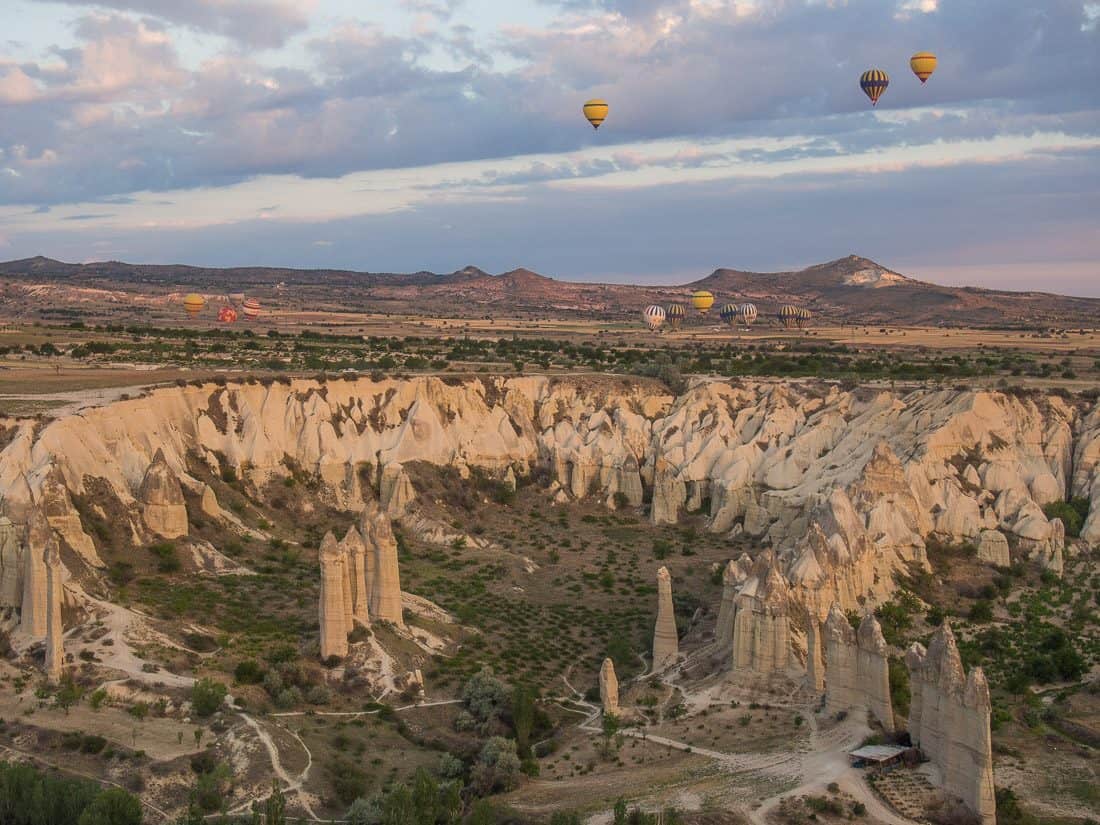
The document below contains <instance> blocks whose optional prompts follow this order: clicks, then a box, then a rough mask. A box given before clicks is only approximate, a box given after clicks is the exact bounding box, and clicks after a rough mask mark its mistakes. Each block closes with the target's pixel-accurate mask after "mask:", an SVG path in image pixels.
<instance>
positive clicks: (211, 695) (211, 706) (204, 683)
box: [191, 679, 229, 716]
mask: <svg viewBox="0 0 1100 825" xmlns="http://www.w3.org/2000/svg"><path fill="white" fill-rule="evenodd" d="M228 692H229V690H228V688H226V686H225V685H223V684H222V683H221V682H215V681H214V680H213V679H199V680H198V681H197V682H195V685H194V687H192V688H191V707H192V709H194V711H195V715H196V716H209V715H210V714H212V713H214V712H215V711H216V710H217V709H218V708H220V707H221V706H222V702H224V701H225V696H226V694H227V693H228Z"/></svg>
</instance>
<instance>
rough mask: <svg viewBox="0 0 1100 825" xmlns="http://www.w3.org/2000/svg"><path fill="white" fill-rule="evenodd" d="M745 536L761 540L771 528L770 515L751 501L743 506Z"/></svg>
mask: <svg viewBox="0 0 1100 825" xmlns="http://www.w3.org/2000/svg"><path fill="white" fill-rule="evenodd" d="M743 526H744V530H745V535H746V536H749V537H750V538H754V539H758V538H762V537H763V536H764V534H765V533H767V532H768V527H769V526H771V514H770V513H769V512H768V511H767V510H765V509H764V508H763V507H761V506H760V505H759V504H757V503H756V502H755V501H753V500H751V499H750V500H749V502H748V503H747V504H746V505H745V521H744V525H743Z"/></svg>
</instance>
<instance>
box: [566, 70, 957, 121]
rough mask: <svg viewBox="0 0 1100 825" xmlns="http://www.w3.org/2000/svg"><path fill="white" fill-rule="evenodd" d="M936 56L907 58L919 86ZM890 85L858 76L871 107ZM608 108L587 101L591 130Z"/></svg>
mask: <svg viewBox="0 0 1100 825" xmlns="http://www.w3.org/2000/svg"><path fill="white" fill-rule="evenodd" d="M937 62H938V61H937V58H936V55H934V54H933V53H932V52H917V53H916V54H914V55H913V56H912V57H911V58H909V68H910V69H912V71H913V74H915V75H916V76H917V78H918V79H919V80H920V82H921V85H924V84H925V83H927V82H928V78H930V77H931V76H932V73H933V72H934V71H936V63H937ZM889 85H890V75H888V74H887V73H886V72H885V71H883V70H882V69H868V70H867V71H865V72H864V73H863V74H861V75H860V76H859V88H861V89H862V90H863V93H864V94H865V95H867V97H868V98H870V100H871V105H872V106H875V105H876V104H878V101H879V98H880V97H882V95H883V94H884V93H885V92H886V89H887V87H888V86H889ZM609 110H610V107H609V106H608V104H607V101H606V100H603V99H602V98H593V99H592V100H589V101H587V102H586V103H585V104H584V106H583V107H581V111H583V112H584V117H585V119H586V120H587V121H588V122H589V123H591V124H592V128H593V129H599V128H600V126H601V125H602V124H603V122H604V121H605V120H607V113H608V111H609Z"/></svg>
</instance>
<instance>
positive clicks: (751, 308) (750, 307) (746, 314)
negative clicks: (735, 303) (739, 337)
mask: <svg viewBox="0 0 1100 825" xmlns="http://www.w3.org/2000/svg"><path fill="white" fill-rule="evenodd" d="M737 314H738V315H740V316H741V323H743V324H744V325H745V326H747V327H751V326H752V323H753V321H755V320H756V318H757V316H758V315H759V314H760V313H759V312H757V311H756V304H741V306H739V307H738V308H737Z"/></svg>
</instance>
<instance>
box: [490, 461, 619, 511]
mask: <svg viewBox="0 0 1100 825" xmlns="http://www.w3.org/2000/svg"><path fill="white" fill-rule="evenodd" d="M501 481H502V483H503V484H504V489H505V490H507V491H508V492H510V493H514V492H515V491H516V483H517V482H516V471H515V470H514V469H513V468H511V467H509V468H508V469H507V470H505V472H504V478H503V479H501ZM638 485H639V489H641V482H640V481H639V482H638ZM639 503H640V502H639Z"/></svg>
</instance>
